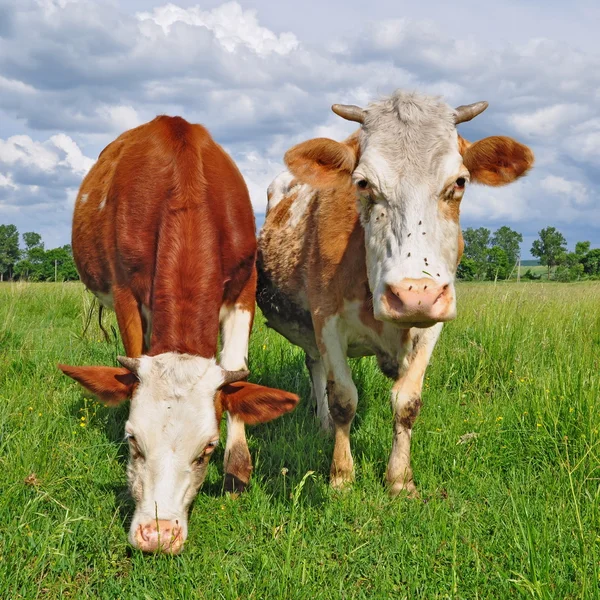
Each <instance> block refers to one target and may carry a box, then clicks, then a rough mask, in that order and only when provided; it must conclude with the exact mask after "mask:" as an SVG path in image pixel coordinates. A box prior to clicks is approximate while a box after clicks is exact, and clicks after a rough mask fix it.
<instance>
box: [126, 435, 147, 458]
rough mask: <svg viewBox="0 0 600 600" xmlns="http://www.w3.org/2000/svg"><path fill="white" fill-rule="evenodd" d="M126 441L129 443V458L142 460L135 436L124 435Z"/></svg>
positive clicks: (142, 454) (142, 455)
mask: <svg viewBox="0 0 600 600" xmlns="http://www.w3.org/2000/svg"><path fill="white" fill-rule="evenodd" d="M126 439H127V441H128V442H129V452H130V454H131V458H144V453H143V452H142V451H141V449H140V445H139V444H138V442H137V440H136V439H135V436H134V435H132V434H131V433H128V434H127V435H126Z"/></svg>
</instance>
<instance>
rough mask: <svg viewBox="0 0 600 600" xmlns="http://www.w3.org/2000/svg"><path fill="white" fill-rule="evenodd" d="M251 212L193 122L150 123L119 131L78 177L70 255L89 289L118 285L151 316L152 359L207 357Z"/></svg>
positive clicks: (250, 229) (220, 154)
mask: <svg viewBox="0 0 600 600" xmlns="http://www.w3.org/2000/svg"><path fill="white" fill-rule="evenodd" d="M255 253H256V239H255V225H254V216H253V213H252V206H251V203H250V199H249V196H248V191H247V188H246V186H245V183H244V180H243V178H242V176H241V174H240V172H239V170H238V169H237V167H236V166H235V164H234V163H233V161H232V160H231V159H230V158H229V156H228V155H227V154H226V153H225V152H224V151H223V149H222V148H221V147H220V146H219V145H218V144H216V143H215V142H214V140H213V139H212V137H211V136H210V134H209V133H208V131H207V130H206V129H205V128H204V127H202V126H201V125H192V124H190V123H188V122H187V121H185V120H184V119H182V118H180V117H166V116H161V117H157V118H156V119H154V120H153V121H151V122H149V123H147V124H145V125H142V126H140V127H137V128H135V129H132V130H130V131H127V132H125V133H124V134H123V135H121V136H120V137H119V138H117V139H116V140H115V141H114V142H112V143H111V144H109V146H107V147H106V148H105V149H104V151H103V152H102V153H101V154H100V157H99V159H98V162H97V163H96V164H95V165H94V167H93V168H92V170H91V171H90V173H89V174H88V175H87V177H86V178H85V180H84V182H83V184H82V186H81V189H80V192H79V195H78V199H77V203H76V207H75V213H74V218H73V254H74V257H75V261H76V264H77V268H78V271H79V273H80V275H81V278H82V280H83V282H84V283H85V285H86V286H87V287H88V288H89V289H90V290H92V291H93V292H95V293H104V294H108V293H110V291H111V289H113V288H114V287H126V288H128V289H129V290H131V292H132V293H133V295H134V297H135V299H136V301H137V303H138V304H139V305H140V306H141V305H144V306H146V307H148V308H149V309H150V310H151V311H152V313H153V334H152V335H153V341H154V342H153V344H151V346H153V347H152V353H153V354H157V353H160V352H165V351H181V352H190V353H193V354H199V355H201V356H209V355H210V356H214V352H215V350H216V340H217V334H218V314H219V308H220V306H221V305H222V304H223V303H224V302H228V301H230V302H234V301H235V299H236V298H237V297H238V295H239V294H240V291H241V290H242V288H243V286H244V284H245V283H246V282H247V281H248V279H249V278H250V277H251V275H252V271H253V268H254V259H255Z"/></svg>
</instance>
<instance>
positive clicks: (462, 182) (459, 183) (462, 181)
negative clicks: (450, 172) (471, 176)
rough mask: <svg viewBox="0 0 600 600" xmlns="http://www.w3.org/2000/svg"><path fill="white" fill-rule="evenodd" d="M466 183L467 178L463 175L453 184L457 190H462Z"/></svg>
mask: <svg viewBox="0 0 600 600" xmlns="http://www.w3.org/2000/svg"><path fill="white" fill-rule="evenodd" d="M466 183H467V180H466V179H465V178H464V177H459V178H458V179H457V180H456V184H455V185H456V187H457V188H458V189H459V190H462V189H463V188H464V187H465V184H466Z"/></svg>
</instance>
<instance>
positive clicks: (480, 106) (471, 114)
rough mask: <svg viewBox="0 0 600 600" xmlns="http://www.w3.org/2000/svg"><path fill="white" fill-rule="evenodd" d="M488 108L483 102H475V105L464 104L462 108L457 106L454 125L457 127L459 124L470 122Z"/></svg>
mask: <svg viewBox="0 0 600 600" xmlns="http://www.w3.org/2000/svg"><path fill="white" fill-rule="evenodd" d="M488 106H489V104H488V103H487V102H485V100H484V101H482V102H475V104H464V105H463V106H459V107H458V108H457V109H456V118H455V119H454V123H455V124H456V125H458V124H459V123H465V122H466V121H470V120H471V119H474V118H475V117H476V116H477V115H480V114H481V113H482V112H483V111H484V110H485V109H486V108H487V107H488Z"/></svg>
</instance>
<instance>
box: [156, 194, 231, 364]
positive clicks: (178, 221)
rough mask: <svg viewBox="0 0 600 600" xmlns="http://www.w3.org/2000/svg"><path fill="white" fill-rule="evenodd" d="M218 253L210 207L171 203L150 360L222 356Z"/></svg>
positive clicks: (160, 253) (162, 237) (162, 236)
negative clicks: (219, 348)
mask: <svg viewBox="0 0 600 600" xmlns="http://www.w3.org/2000/svg"><path fill="white" fill-rule="evenodd" d="M218 247H219V244H218V239H217V232H216V231H215V228H214V225H213V224H212V219H211V216H210V214H209V213H208V207H207V206H206V205H199V204H197V203H195V202H181V201H171V202H170V204H169V207H168V208H167V209H166V210H165V214H164V216H163V218H162V220H161V228H160V233H159V240H158V249H157V259H156V271H155V274H154V290H153V306H152V337H151V341H150V351H149V354H150V355H157V354H162V353H163V352H180V353H187V354H193V355H197V356H202V357H205V358H212V357H214V356H215V355H216V351H217V338H218V333H219V309H220V306H221V302H222V299H223V275H222V265H221V256H220V253H219V252H218V251H217V248H218Z"/></svg>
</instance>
